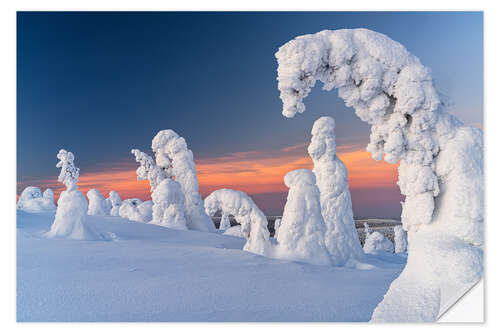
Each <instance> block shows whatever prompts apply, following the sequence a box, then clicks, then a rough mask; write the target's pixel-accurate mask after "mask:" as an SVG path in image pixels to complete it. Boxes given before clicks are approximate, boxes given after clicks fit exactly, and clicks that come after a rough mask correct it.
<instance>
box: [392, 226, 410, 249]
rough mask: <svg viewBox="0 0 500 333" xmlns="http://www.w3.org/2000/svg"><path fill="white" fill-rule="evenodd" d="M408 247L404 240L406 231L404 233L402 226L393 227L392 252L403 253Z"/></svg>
mask: <svg viewBox="0 0 500 333" xmlns="http://www.w3.org/2000/svg"><path fill="white" fill-rule="evenodd" d="M407 247H408V241H407V240H406V231H404V229H403V226H400V225H398V226H395V227H394V252H395V253H404V252H406V248H407Z"/></svg>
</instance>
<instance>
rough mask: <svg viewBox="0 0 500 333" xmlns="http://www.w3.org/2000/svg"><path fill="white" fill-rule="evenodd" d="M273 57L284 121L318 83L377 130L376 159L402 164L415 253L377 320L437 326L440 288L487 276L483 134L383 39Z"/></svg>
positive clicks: (333, 37) (317, 37)
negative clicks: (457, 115) (484, 262)
mask: <svg viewBox="0 0 500 333" xmlns="http://www.w3.org/2000/svg"><path fill="white" fill-rule="evenodd" d="M276 58H277V60H278V82H279V83H278V89H279V90H280V98H281V100H282V102H283V115H284V116H286V117H293V116H294V115H295V114H296V113H302V112H304V111H305V105H304V103H303V99H304V98H305V97H306V96H307V95H308V94H309V93H310V91H311V88H312V87H313V86H314V85H315V84H316V81H318V80H319V81H321V82H323V88H324V89H325V90H331V89H333V88H337V89H338V92H339V96H340V97H341V98H342V99H343V100H344V101H345V103H346V105H347V106H349V107H353V108H354V110H355V112H356V115H357V116H358V117H359V118H361V120H363V121H365V122H367V123H368V124H370V125H371V134H370V143H369V144H368V146H367V150H368V151H369V152H371V153H372V156H373V158H374V159H375V160H380V159H382V157H384V159H385V160H386V161H387V162H389V163H396V162H398V161H400V166H399V180H398V185H399V187H400V189H401V193H402V194H403V195H405V196H406V199H405V202H404V204H403V212H402V216H401V219H402V223H403V228H404V229H405V230H407V231H408V241H409V247H410V251H409V253H408V262H407V265H406V267H405V269H404V271H403V273H402V274H401V276H400V277H399V278H397V279H396V280H395V281H394V282H393V283H392V285H391V287H390V288H389V291H388V292H387V294H386V295H385V297H384V299H383V301H382V302H381V303H380V304H379V305H378V306H377V308H376V309H375V311H374V313H373V316H372V320H373V321H407V320H414V321H432V320H435V319H436V318H437V316H438V314H439V306H440V294H441V289H442V288H446V286H447V285H449V284H450V282H453V283H454V284H456V285H466V284H469V283H473V282H475V281H478V280H479V279H480V278H481V275H482V248H481V246H482V244H483V221H484V218H483V206H484V205H483V201H484V199H483V139H482V131H481V130H479V129H476V128H472V127H469V126H466V125H464V124H463V123H462V122H460V121H459V120H458V119H456V118H455V117H454V116H452V115H451V114H449V113H448V112H447V111H446V110H445V105H444V103H443V102H442V101H441V100H440V98H439V94H438V93H437V91H436V89H435V88H434V86H433V81H432V77H431V74H430V70H429V69H427V68H426V67H424V66H423V65H422V64H421V63H420V61H419V59H418V58H417V57H415V56H414V55H412V54H411V53H409V52H408V51H407V50H406V49H405V47H404V46H403V45H401V44H399V43H397V42H395V41H393V40H391V39H390V38H388V37H387V36H385V35H383V34H380V33H376V32H374V31H370V30H367V29H352V30H347V29H345V30H335V31H330V30H324V31H321V32H318V33H316V34H310V35H304V36H299V37H297V38H295V39H293V40H291V41H289V42H288V43H286V44H285V45H283V46H281V47H280V49H279V50H278V52H277V53H276ZM431 248H432V249H434V250H435V251H429V249H431ZM444 254H446V256H447V257H448V258H446V259H445V257H446V256H445V255H444ZM450 258H452V259H453V260H450ZM451 263H456V264H457V266H458V267H455V266H453V265H451ZM414 265H417V266H414ZM464 268H467V269H466V270H464ZM457 271H460V272H461V274H454V272H457ZM450 279H454V280H451V281H450ZM418 285H419V287H416V286H418ZM407 291H408V292H407ZM403 295H404V297H403Z"/></svg>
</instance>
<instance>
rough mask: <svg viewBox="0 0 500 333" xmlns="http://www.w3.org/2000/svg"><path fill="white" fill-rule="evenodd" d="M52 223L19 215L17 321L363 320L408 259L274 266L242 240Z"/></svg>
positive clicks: (101, 220)
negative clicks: (86, 231) (78, 233)
mask: <svg viewBox="0 0 500 333" xmlns="http://www.w3.org/2000/svg"><path fill="white" fill-rule="evenodd" d="M53 220H54V213H53V212H47V213H26V212H23V211H18V212H17V296H18V297H17V319H18V321H368V320H369V319H370V317H371V315H372V312H373V310H374V308H375V307H376V305H377V304H378V303H379V302H380V301H381V300H382V298H383V297H384V294H385V293H386V292H387V289H388V288H389V285H390V284H391V282H392V281H393V280H394V279H395V278H396V277H397V276H398V275H399V274H400V272H401V271H402V269H403V267H404V265H405V263H406V256H405V255H397V254H389V253H386V254H378V255H367V258H366V263H365V264H364V265H361V267H362V268H364V269H354V268H347V267H342V268H341V267H333V266H316V265H311V264H306V263H299V262H290V261H285V260H275V259H269V258H266V257H263V256H259V255H255V254H253V253H249V252H246V251H242V248H243V246H244V244H245V239H243V238H239V237H232V236H227V235H222V234H220V232H218V233H206V232H198V231H191V230H190V231H184V230H174V229H169V228H165V227H161V226H157V225H153V224H145V223H138V222H131V221H129V220H126V219H122V218H120V217H111V216H88V225H89V227H91V228H92V229H93V230H94V231H96V232H97V233H99V234H101V236H102V237H103V238H104V239H106V240H105V241H77V240H66V239H49V238H44V237H43V234H44V233H45V232H47V231H48V230H49V229H50V226H51V224H52V222H53Z"/></svg>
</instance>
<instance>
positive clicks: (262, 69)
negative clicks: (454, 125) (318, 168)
mask: <svg viewBox="0 0 500 333" xmlns="http://www.w3.org/2000/svg"><path fill="white" fill-rule="evenodd" d="M359 27H363V28H368V29H372V30H375V31H378V32H381V33H384V34H386V35H388V36H389V37H390V38H392V39H394V40H396V41H398V42H400V43H402V44H403V45H405V46H406V48H407V49H408V50H409V51H410V52H412V53H413V54H415V55H416V56H417V57H419V58H420V60H421V62H422V63H423V64H424V65H425V66H427V67H429V68H431V69H432V73H433V77H434V80H435V85H436V87H437V88H438V90H439V91H440V92H441V93H443V94H444V95H446V96H448V97H449V98H450V100H451V101H452V102H453V105H452V107H451V108H450V112H452V113H453V114H455V115H457V116H458V117H459V118H460V119H461V120H462V121H464V122H465V123H467V124H470V125H474V126H477V127H481V128H482V126H483V15H482V13H462V12H455V13H445V12H439V13H426V12H418V13H408V12H352V13H351V12H320V13H317V12H305V13H300V12H294V13H282V12H281V13H280V12H274V13H266V12H253V13H246V12H238V13H216V12H211V13H196V12H186V13H174V12H170V13H169V12H163V13H161V12H155V13H133V12H123V13H96V12H93V13H64V12H58V13H49V12H40V13H26V12H23V13H18V16H17V33H18V35H17V71H18V81H17V90H18V93H17V107H18V109H17V184H18V185H17V194H19V193H20V192H21V191H22V189H23V188H24V187H26V186H28V185H35V186H39V187H42V189H44V188H46V187H48V186H50V187H52V188H54V189H55V190H56V195H57V194H58V193H59V192H60V190H62V187H61V186H60V185H59V184H58V183H57V175H58V174H59V169H57V168H56V167H55V164H56V163H57V158H56V154H57V152H58V150H59V149H60V148H65V149H67V150H70V151H72V152H73V153H74V154H75V156H76V158H75V162H76V165H77V166H78V167H79V168H80V169H81V171H80V175H81V176H80V182H79V186H80V189H81V190H82V191H83V192H84V193H86V191H87V190H88V189H90V188H94V187H95V188H98V189H99V190H101V192H103V193H106V196H107V192H108V191H109V190H110V189H115V190H117V191H118V192H119V193H120V194H121V196H122V199H123V198H127V197H139V198H142V199H148V198H149V186H148V183H147V182H146V181H143V182H138V181H136V175H135V168H136V167H137V164H136V163H135V161H134V158H133V156H132V155H131V154H130V150H131V149H132V148H138V149H141V150H144V151H147V152H150V151H151V149H150V146H151V140H152V138H153V137H154V135H155V134H156V133H157V132H158V131H159V130H162V129H167V128H170V129H173V130H175V131H176V132H177V133H179V134H180V135H182V136H183V137H185V138H186V141H187V143H188V146H189V148H190V149H191V150H192V151H193V154H194V157H195V162H196V164H197V170H198V178H199V181H200V191H201V193H202V195H203V196H205V195H207V194H208V193H210V192H211V191H213V190H215V189H218V188H223V187H226V188H233V189H238V190H243V191H245V192H247V193H248V194H250V195H251V196H252V197H253V198H254V200H255V201H256V202H257V204H258V205H259V206H260V207H261V208H262V209H263V210H264V212H265V213H267V214H270V215H280V214H281V212H282V209H283V206H284V203H285V199H286V187H285V186H284V185H283V176H284V175H285V174H286V172H288V171H290V170H293V169H295V168H302V167H307V168H311V167H312V162H311V161H310V159H309V157H308V155H307V151H306V147H307V144H308V142H309V141H310V130H311V126H312V124H313V122H314V120H315V119H317V118H318V117H320V116H323V115H330V116H332V117H334V118H335V119H336V122H337V128H336V136H337V144H338V146H339V156H340V158H341V159H343V160H344V163H345V164H346V166H347V168H348V171H349V184H350V188H351V194H352V198H353V208H354V214H355V216H358V217H361V216H365V217H367V216H372V217H374V216H377V217H398V216H399V215H400V212H401V207H400V203H399V202H400V201H401V200H403V197H402V196H401V195H400V194H399V190H398V188H397V185H396V179H397V166H394V165H389V164H387V163H385V162H375V161H373V160H372V159H371V157H370V154H368V153H366V152H365V149H364V148H365V146H366V144H367V143H368V140H369V127H368V125H366V124H365V123H363V122H362V121H361V120H359V119H358V118H357V117H356V116H355V114H354V112H353V110H352V109H349V108H347V107H345V106H344V104H343V102H342V101H341V100H340V99H339V98H338V97H337V93H336V92H324V91H322V90H321V89H320V85H317V87H316V88H314V89H313V91H312V93H311V94H310V95H309V97H308V98H307V99H306V100H305V103H306V108H307V111H306V112H305V113H304V114H301V115H297V116H296V117H295V118H293V119H286V118H284V117H283V116H282V115H281V101H280V99H279V92H278V90H277V81H276V68H277V63H276V60H275V58H274V54H275V52H276V51H277V49H278V48H279V47H280V46H281V45H283V44H284V43H286V42H287V41H289V40H290V39H293V38H294V37H295V36H298V35H303V34H307V33H315V32H318V31H320V30H324V29H341V28H359Z"/></svg>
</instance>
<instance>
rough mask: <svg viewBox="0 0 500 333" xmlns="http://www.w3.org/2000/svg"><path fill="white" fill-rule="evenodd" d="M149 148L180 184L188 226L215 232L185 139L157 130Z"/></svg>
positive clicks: (173, 133)
mask: <svg viewBox="0 0 500 333" xmlns="http://www.w3.org/2000/svg"><path fill="white" fill-rule="evenodd" d="M151 148H152V149H153V151H154V152H155V155H156V163H157V164H158V165H161V166H164V165H167V164H168V165H170V164H171V167H172V175H173V176H174V177H175V180H176V181H177V182H179V183H180V184H181V187H182V191H183V192H184V197H185V199H186V210H187V220H188V228H189V229H193V230H199V231H208V232H215V225H214V223H213V222H212V219H210V217H208V215H207V214H206V213H205V210H204V208H203V200H202V199H201V195H200V193H199V192H198V178H197V177H196V165H195V164H194V160H193V152H192V151H191V150H189V149H188V148H187V144H186V141H185V140H184V138H183V137H180V136H179V135H178V134H177V133H175V132H174V131H172V130H170V129H168V130H163V131H160V132H158V134H156V136H155V137H154V138H153V142H152V146H151Z"/></svg>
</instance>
